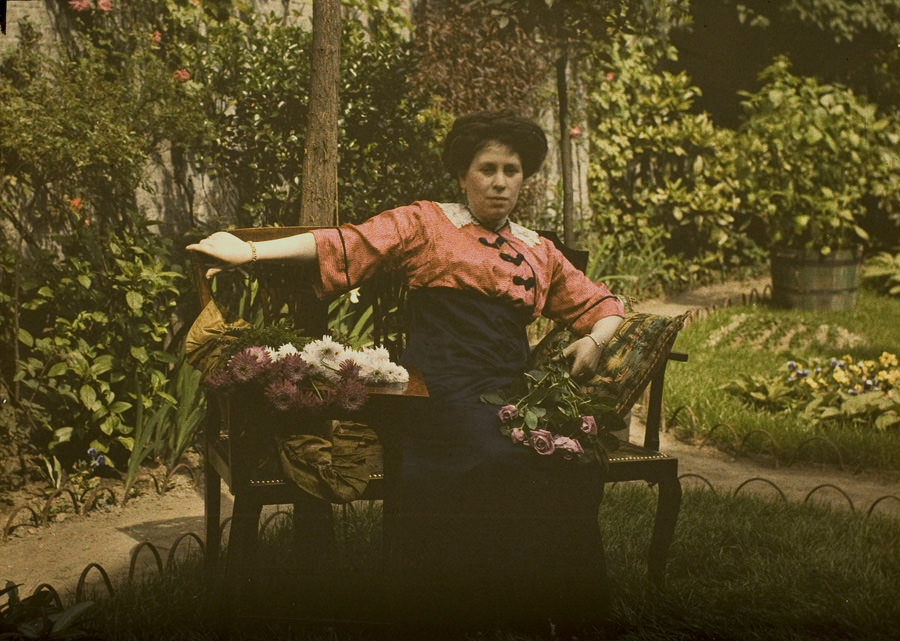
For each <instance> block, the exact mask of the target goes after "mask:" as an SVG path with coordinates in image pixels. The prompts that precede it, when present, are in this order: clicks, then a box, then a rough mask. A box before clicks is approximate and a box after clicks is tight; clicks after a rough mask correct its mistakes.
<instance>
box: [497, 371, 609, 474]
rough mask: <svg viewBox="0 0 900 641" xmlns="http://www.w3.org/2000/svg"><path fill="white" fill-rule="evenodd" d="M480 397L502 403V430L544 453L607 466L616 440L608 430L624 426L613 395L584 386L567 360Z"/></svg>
mask: <svg viewBox="0 0 900 641" xmlns="http://www.w3.org/2000/svg"><path fill="white" fill-rule="evenodd" d="M481 400H482V401H484V402H485V403H491V404H493V405H498V406H500V409H499V411H498V416H499V418H500V431H501V433H502V434H504V435H505V436H507V437H509V439H510V440H512V442H513V443H518V444H521V445H523V446H525V447H530V448H531V449H533V450H534V451H535V452H536V453H538V454H540V455H543V456H561V457H563V458H565V459H570V460H578V461H583V462H591V461H600V462H601V463H604V464H605V462H606V460H607V455H606V453H607V452H608V451H610V450H613V449H615V448H616V446H617V443H618V440H617V439H616V437H615V436H613V435H612V434H611V433H610V432H611V431H615V430H620V429H624V428H625V427H626V425H625V422H624V420H623V419H622V417H621V416H619V414H618V413H616V411H615V405H616V401H615V399H614V398H611V397H607V396H600V395H597V393H596V392H592V391H590V390H586V389H584V388H583V387H582V385H581V384H579V383H578V381H576V380H575V379H573V378H572V376H571V375H570V374H569V363H568V362H567V361H566V360H565V359H563V358H557V359H547V361H546V362H545V363H543V364H542V365H541V366H540V368H539V369H533V370H530V371H527V372H525V373H524V374H522V376H521V377H519V378H518V379H517V380H515V381H514V382H513V383H512V384H511V385H510V386H509V387H507V388H505V389H502V390H496V391H493V392H489V393H487V394H483V395H482V396H481Z"/></svg>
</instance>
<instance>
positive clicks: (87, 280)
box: [78, 274, 91, 289]
mask: <svg viewBox="0 0 900 641" xmlns="http://www.w3.org/2000/svg"><path fill="white" fill-rule="evenodd" d="M78 282H79V284H80V285H81V286H82V287H84V288H85V289H90V288H91V277H90V276H88V275H86V274H80V275H79V276H78Z"/></svg>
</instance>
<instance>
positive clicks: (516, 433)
mask: <svg viewBox="0 0 900 641" xmlns="http://www.w3.org/2000/svg"><path fill="white" fill-rule="evenodd" d="M509 438H510V439H511V440H512V442H513V443H515V444H516V445H518V444H519V443H524V442H525V430H523V429H522V428H521V427H516V428H514V429H512V430H511V431H510V433H509Z"/></svg>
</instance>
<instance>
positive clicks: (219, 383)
mask: <svg viewBox="0 0 900 641" xmlns="http://www.w3.org/2000/svg"><path fill="white" fill-rule="evenodd" d="M204 383H206V385H207V387H209V388H211V389H214V390H218V389H225V388H226V387H228V386H229V385H231V383H232V378H231V374H230V373H229V372H228V370H227V369H226V368H224V367H220V368H219V369H214V370H213V371H212V372H210V373H209V375H208V376H207V377H206V380H205V381H204Z"/></svg>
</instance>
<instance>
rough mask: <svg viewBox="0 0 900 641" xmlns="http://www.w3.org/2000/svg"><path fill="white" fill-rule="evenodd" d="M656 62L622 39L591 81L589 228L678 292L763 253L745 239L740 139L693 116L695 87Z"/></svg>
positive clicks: (591, 75)
mask: <svg viewBox="0 0 900 641" xmlns="http://www.w3.org/2000/svg"><path fill="white" fill-rule="evenodd" d="M669 54H670V55H674V54H672V52H671V50H670V51H669ZM659 56H660V52H658V51H655V50H653V49H650V50H649V51H646V52H645V51H644V50H643V49H642V48H641V46H640V45H639V41H638V40H636V39H632V38H622V39H619V40H617V41H615V42H613V43H612V44H611V45H610V47H609V48H608V50H607V51H606V52H605V54H604V55H602V56H598V58H597V59H596V60H595V63H596V64H595V65H594V67H593V69H592V70H591V71H590V72H588V74H587V76H588V78H587V82H588V83H589V86H590V87H591V90H590V92H589V94H588V104H589V109H590V118H591V130H590V131H591V136H590V139H589V144H590V152H589V153H590V163H591V164H590V173H589V180H590V187H591V206H592V209H593V210H594V212H595V218H594V220H593V221H592V223H591V225H590V229H591V230H592V231H594V232H596V233H598V234H599V235H600V236H601V237H607V238H610V239H614V243H615V244H616V245H617V247H618V248H619V251H620V252H623V253H624V254H625V255H626V256H637V255H643V256H646V257H647V258H648V259H649V260H650V261H651V262H649V263H648V264H645V265H643V266H641V268H642V269H643V270H644V271H645V272H646V271H653V272H656V274H655V278H654V279H653V280H656V281H657V282H659V284H660V285H663V286H668V287H672V286H677V285H684V284H685V283H686V282H687V281H689V280H692V279H704V278H706V279H708V278H710V277H711V276H712V275H714V274H716V273H718V272H720V271H722V270H725V269H728V268H733V267H736V266H740V265H746V264H752V263H753V262H755V261H756V260H757V253H756V251H755V248H754V246H753V244H752V243H751V242H749V241H748V240H747V237H746V235H744V231H745V227H746V224H745V222H744V220H743V218H742V216H741V213H740V200H739V196H738V191H737V183H736V180H735V169H734V167H735V160H736V157H735V150H734V137H733V134H732V132H731V131H729V130H727V129H722V128H719V127H716V126H715V125H714V124H713V123H712V122H711V121H710V119H709V118H708V117H707V116H706V114H702V113H700V114H697V113H695V112H694V111H693V106H694V99H695V98H696V96H697V94H698V90H697V89H696V88H695V87H694V86H692V85H691V84H690V82H689V79H688V77H687V76H686V75H685V74H684V73H671V72H666V71H660V70H659V69H658V62H659ZM622 267H624V265H623V266H622ZM610 269H611V271H612V272H613V273H620V272H621V267H619V266H618V265H613V266H611V268H610Z"/></svg>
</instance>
